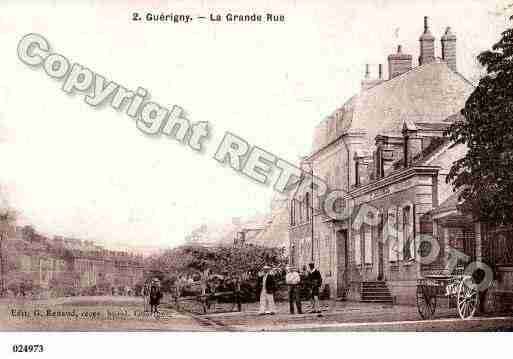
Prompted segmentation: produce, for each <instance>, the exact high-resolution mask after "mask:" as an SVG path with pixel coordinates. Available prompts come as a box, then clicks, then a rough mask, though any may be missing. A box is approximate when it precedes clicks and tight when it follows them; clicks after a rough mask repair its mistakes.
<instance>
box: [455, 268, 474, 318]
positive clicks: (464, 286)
mask: <svg viewBox="0 0 513 359" xmlns="http://www.w3.org/2000/svg"><path fill="white" fill-rule="evenodd" d="M471 281H472V279H471V278H467V277H466V278H463V279H462V280H461V282H460V285H459V288H458V296H457V305H458V314H459V315H460V318H461V319H470V318H472V317H473V316H474V313H475V312H476V309H477V305H478V301H479V296H478V293H477V290H476V288H474V286H473V285H472V283H471Z"/></svg>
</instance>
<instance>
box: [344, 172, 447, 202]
mask: <svg viewBox="0 0 513 359" xmlns="http://www.w3.org/2000/svg"><path fill="white" fill-rule="evenodd" d="M439 170H440V167H437V166H436V167H435V166H413V167H409V168H406V169H403V170H401V171H397V172H393V173H391V174H390V175H389V176H387V177H384V178H380V179H378V180H375V181H373V182H370V183H367V184H365V185H363V186H361V187H358V188H355V189H352V190H351V191H349V196H350V197H351V198H357V197H361V196H364V195H366V194H369V193H371V192H373V191H376V190H379V189H381V188H384V187H388V186H390V185H392V184H394V183H397V182H402V181H405V180H407V179H409V178H411V177H414V176H417V175H424V176H425V175H429V176H436V175H438V171H439Z"/></svg>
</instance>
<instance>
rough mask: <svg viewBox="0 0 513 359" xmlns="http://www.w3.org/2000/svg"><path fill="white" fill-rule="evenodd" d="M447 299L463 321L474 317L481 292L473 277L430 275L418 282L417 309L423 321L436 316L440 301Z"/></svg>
mask: <svg viewBox="0 0 513 359" xmlns="http://www.w3.org/2000/svg"><path fill="white" fill-rule="evenodd" d="M445 298H446V299H447V300H448V301H449V306H450V307H456V308H457V310H458V314H459V316H460V318H461V319H470V318H472V317H473V316H474V313H475V312H476V310H477V307H478V304H479V292H478V290H477V287H476V284H475V282H474V279H473V278H472V276H468V275H428V276H425V277H424V278H421V279H419V280H418V281H417V309H418V311H419V314H420V316H421V317H422V319H430V318H432V317H433V316H434V314H435V311H436V306H437V300H438V299H445Z"/></svg>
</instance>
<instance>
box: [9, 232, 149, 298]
mask: <svg viewBox="0 0 513 359" xmlns="http://www.w3.org/2000/svg"><path fill="white" fill-rule="evenodd" d="M1 253H2V256H3V262H4V266H3V271H2V272H3V273H2V274H3V282H4V287H5V288H6V289H9V290H10V291H11V292H20V291H21V290H22V289H23V291H25V290H27V291H35V292H38V293H43V294H45V295H48V294H54V295H70V294H79V293H91V294H92V293H94V294H100V293H101V294H112V293H126V292H128V291H132V292H133V290H134V288H135V286H136V285H137V284H139V283H140V282H141V281H142V280H143V275H144V267H143V258H142V256H141V255H135V254H131V253H128V252H121V251H111V250H108V249H105V248H103V247H101V246H98V245H96V244H95V243H94V242H92V241H87V240H79V239H75V238H63V237H59V236H56V237H54V238H53V239H50V238H47V237H45V236H43V235H41V234H38V233H37V232H35V231H34V230H33V229H32V228H31V227H28V226H26V227H11V228H10V230H9V231H8V235H7V237H6V238H5V239H4V240H3V241H2V252H1Z"/></svg>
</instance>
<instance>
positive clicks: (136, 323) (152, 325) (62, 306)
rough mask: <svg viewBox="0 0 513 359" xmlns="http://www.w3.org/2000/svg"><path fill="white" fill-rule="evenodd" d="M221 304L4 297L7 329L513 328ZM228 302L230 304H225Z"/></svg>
mask: <svg viewBox="0 0 513 359" xmlns="http://www.w3.org/2000/svg"><path fill="white" fill-rule="evenodd" d="M224 306H225V307H223V304H218V305H217V306H216V308H214V312H212V313H208V314H206V315H201V314H197V313H190V312H186V311H182V310H180V311H177V310H175V309H174V308H173V306H171V305H169V304H164V305H162V306H161V308H160V315H159V317H158V318H155V317H154V316H151V315H149V313H147V312H144V306H143V301H142V298H137V297H122V296H107V297H68V298H55V299H48V300H37V301H36V300H19V299H18V300H16V301H13V300H9V301H7V300H3V301H1V302H0V330H2V331H78V330H80V331H250V332H252V331H369V332H372V331H511V330H513V318H512V317H509V316H496V317H475V318H473V319H470V320H461V319H460V318H459V317H457V315H456V313H455V311H454V310H453V309H450V308H440V310H439V311H438V312H437V315H435V319H433V320H420V318H419V316H418V314H417V312H416V307H414V306H400V305H382V304H369V303H360V302H336V303H335V302H323V313H322V316H317V315H316V314H310V313H305V314H301V315H298V314H296V315H290V314H289V313H288V307H287V303H277V313H276V315H267V316H259V315H258V310H257V308H258V307H257V305H256V303H251V304H246V305H244V307H243V312H241V313H239V312H233V311H230V309H231V306H230V305H224ZM226 308H228V310H225V309H226Z"/></svg>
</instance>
